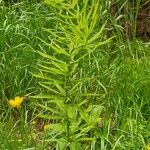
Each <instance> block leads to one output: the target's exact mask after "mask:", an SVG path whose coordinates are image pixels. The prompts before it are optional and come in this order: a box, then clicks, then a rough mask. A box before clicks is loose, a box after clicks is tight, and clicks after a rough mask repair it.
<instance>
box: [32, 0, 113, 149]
mask: <svg viewBox="0 0 150 150" xmlns="http://www.w3.org/2000/svg"><path fill="white" fill-rule="evenodd" d="M45 2H46V3H47V4H48V5H50V6H51V7H54V8H55V9H56V10H57V11H56V13H55V14H54V16H53V21H55V22H56V24H57V25H56V28H55V29H44V30H45V31H46V32H47V33H49V37H48V40H47V41H44V40H42V39H40V40H41V41H42V42H43V43H44V44H45V45H47V46H48V51H43V52H41V51H39V52H38V53H39V54H40V55H41V59H40V60H39V68H38V69H39V72H40V73H38V74H34V76H35V77H37V78H40V79H41V80H40V83H39V84H40V85H41V87H43V90H42V92H41V93H40V94H39V95H37V96H34V98H38V99H40V100H41V99H43V101H42V102H41V101H40V102H38V103H36V105H37V106H39V107H40V108H42V109H43V110H44V113H43V114H40V115H39V117H42V118H45V119H48V120H51V122H50V124H49V125H48V129H49V135H50V139H49V141H50V142H54V143H55V144H56V145H55V147H56V149H57V150H59V149H60V150H62V149H71V150H80V149H82V147H84V146H83V145H84V142H83V141H92V142H90V143H91V145H92V147H93V148H92V149H94V144H93V143H95V140H96V136H95V134H94V128H96V125H97V123H98V122H99V115H100V114H101V111H102V109H103V107H102V106H100V105H92V103H90V102H89V101H90V98H91V97H96V96H100V95H101V93H97V92H96V91H94V92H90V91H88V90H83V85H84V84H85V83H86V82H87V81H90V80H93V79H95V78H94V77H86V76H84V75H81V74H80V69H81V68H83V67H84V66H83V64H85V63H83V62H88V61H89V56H90V55H91V54H93V53H95V51H97V50H99V49H100V46H102V45H104V44H107V43H109V42H110V41H111V39H106V40H104V38H103V32H104V30H105V24H106V23H105V24H103V25H102V26H101V28H100V29H97V25H98V23H99V22H98V21H99V17H100V16H99V0H93V1H89V0H85V1H83V2H79V1H78V0H72V1H68V2H65V1H64V0H59V1H54V0H46V1H45ZM87 65H88V63H87ZM95 80H96V79H95ZM81 143H82V146H81ZM87 143H89V142H87ZM86 148H88V144H87V145H86V146H85V147H84V149H86Z"/></svg>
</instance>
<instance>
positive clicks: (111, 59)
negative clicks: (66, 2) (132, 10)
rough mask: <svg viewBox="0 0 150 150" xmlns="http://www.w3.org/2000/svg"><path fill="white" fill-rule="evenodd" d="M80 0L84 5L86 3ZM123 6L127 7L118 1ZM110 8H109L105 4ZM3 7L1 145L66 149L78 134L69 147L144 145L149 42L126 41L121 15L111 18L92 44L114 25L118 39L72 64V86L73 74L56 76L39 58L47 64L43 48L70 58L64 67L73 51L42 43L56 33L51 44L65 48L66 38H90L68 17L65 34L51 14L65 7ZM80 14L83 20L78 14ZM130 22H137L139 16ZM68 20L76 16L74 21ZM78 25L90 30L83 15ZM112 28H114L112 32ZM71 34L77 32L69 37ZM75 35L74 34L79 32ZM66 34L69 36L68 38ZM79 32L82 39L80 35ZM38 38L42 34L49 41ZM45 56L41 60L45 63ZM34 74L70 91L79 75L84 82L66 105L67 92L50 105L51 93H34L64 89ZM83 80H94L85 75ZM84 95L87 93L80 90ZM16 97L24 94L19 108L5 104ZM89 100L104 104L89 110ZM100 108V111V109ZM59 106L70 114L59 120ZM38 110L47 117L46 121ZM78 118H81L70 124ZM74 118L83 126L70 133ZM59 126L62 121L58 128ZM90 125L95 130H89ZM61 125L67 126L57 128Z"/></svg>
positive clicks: (117, 149) (137, 149)
mask: <svg viewBox="0 0 150 150" xmlns="http://www.w3.org/2000/svg"><path fill="white" fill-rule="evenodd" d="M95 2H96V1H95ZM81 5H83V6H84V3H83V4H81ZM91 5H92V4H91ZM106 5H107V4H106V3H103V5H102V10H101V11H100V14H101V15H103V17H101V18H100V19H99V22H98V24H96V28H95V29H94V30H93V32H92V33H91V34H92V36H90V37H89V38H92V37H93V36H94V35H95V33H97V32H98V31H99V30H100V29H101V27H102V25H103V24H104V22H105V20H106V19H107V18H108V16H109V15H110V14H109V12H108V11H107V12H106V13H103V12H105V10H103V9H104V8H105V7H104V6H106ZM120 5H122V4H121V2H120ZM56 6H57V4H56ZM58 7H61V6H58ZM107 7H109V6H108V5H107ZM137 7H138V4H137ZM0 11H1V13H0V39H1V40H0V58H1V60H0V100H1V105H0V114H1V122H0V135H1V137H0V149H1V150H6V149H8V150H17V149H18V150H20V149H23V150H29V149H37V150H48V149H54V147H56V148H57V149H60V150H62V149H63V148H61V147H63V146H64V145H63V144H64V143H65V142H66V138H68V139H67V140H70V139H71V138H73V137H74V136H75V137H76V138H75V142H74V143H75V144H74V143H73V142H72V141H71V142H72V143H73V144H72V145H71V144H70V149H71V150H74V149H78V150H79V149H87V150H89V149H92V150H98V149H101V150H109V149H112V150H126V149H129V150H144V149H145V147H146V145H149V144H150V123H149V115H150V111H149V99H150V90H149V86H150V80H149V76H150V69H149V68H150V60H149V59H150V58H149V43H144V42H143V41H140V40H138V39H132V40H131V39H127V40H126V41H124V40H123V37H122V31H121V30H120V27H119V26H118V22H117V19H116V18H117V17H118V16H116V18H110V20H111V23H110V22H108V23H107V25H108V26H106V29H104V30H103V32H102V34H101V36H100V37H99V38H98V39H97V40H96V42H95V43H94V45H95V44H97V42H99V41H104V40H107V39H108V33H109V32H110V31H111V34H112V36H113V35H115V36H116V37H115V38H114V39H112V41H111V42H109V43H107V44H105V45H102V46H100V47H99V48H98V49H96V51H94V52H91V53H90V52H89V53H88V55H87V57H85V58H83V59H81V61H80V62H79V63H78V67H75V66H74V68H75V72H74V70H72V68H73V67H72V66H70V70H71V71H70V72H73V76H72V75H70V74H69V75H70V76H69V75H68V76H67V77H68V80H69V84H68V82H66V81H68V80H66V79H65V78H64V77H62V76H60V75H55V74H57V72H55V74H53V73H52V71H51V72H48V73H45V72H43V70H42V69H41V68H40V67H39V64H40V65H46V63H48V62H49V61H48V59H46V58H43V57H42V56H43V54H41V55H42V56H40V55H39V54H38V52H42V53H44V54H48V56H53V57H55V58H56V59H59V60H61V61H64V62H65V63H66V64H67V63H68V64H67V65H68V66H69V65H70V62H71V61H70V59H69V57H70V56H69V57H68V56H64V55H61V56H60V55H59V54H57V53H56V52H53V51H52V49H51V48H49V47H47V46H46V44H45V43H50V42H51V38H53V42H58V43H57V44H60V45H61V46H62V47H65V48H66V49H67V50H70V49H71V48H70V47H69V46H68V43H69V42H70V41H73V40H74V39H75V40H76V41H75V44H76V45H77V46H79V45H80V44H83V43H84V40H83V39H82V38H85V34H84V35H82V34H81V35H80V33H76V32H75V31H74V30H73V28H72V29H70V28H68V27H66V26H63V25H64V24H65V23H63V22H62V24H61V27H64V28H63V30H64V31H65V32H64V34H62V33H63V30H60V26H59V25H60V24H59V23H60V22H59V20H57V21H56V20H54V16H55V15H56V16H57V18H59V13H62V15H63V13H64V14H65V11H64V10H62V12H60V11H57V9H56V8H53V7H51V6H49V5H46V4H43V3H36V2H35V3H34V2H33V3H30V4H29V3H28V2H21V3H16V4H15V5H12V6H11V7H5V6H4V5H3V4H1V6H0ZM71 11H72V9H71ZM83 12H84V10H83ZM72 13H75V11H72ZM83 14H84V13H83ZM84 15H86V14H84ZM84 15H83V17H84ZM118 15H119V14H118ZM104 18H106V19H104ZM67 19H68V20H69V19H70V18H69V17H68V18H66V20H67ZM78 19H80V16H79V18H78ZM69 21H70V20H69ZM79 21H81V20H79ZM133 22H134V23H135V21H134V20H133ZM70 23H76V22H75V20H73V21H72V22H71V21H70ZM80 23H81V24H80V25H81V26H79V28H80V27H81V28H82V29H83V31H82V30H81V31H82V32H83V33H86V32H85V31H86V30H84V29H86V24H83V23H84V22H82V21H81V22H80ZM71 25H72V24H70V26H71ZM73 25H74V24H73ZM134 25H135V24H134ZM114 27H115V30H113V29H114ZM43 28H46V29H52V31H54V32H47V31H45V30H43ZM66 29H68V31H67V30H66ZM60 31H61V32H60ZM73 31H74V32H73ZM51 33H53V34H51ZM72 33H73V34H74V36H72ZM76 34H77V36H75V35H76ZM87 34H88V33H87ZM57 35H58V36H59V37H57ZM61 37H62V41H61V40H60V41H59V40H58V39H59V38H61ZM64 37H65V40H64V39H63V38H64ZM68 37H69V38H68ZM78 37H81V39H80V40H78ZM67 38H68V39H67ZM40 39H42V40H44V41H45V43H43V42H42V41H41V40H40ZM82 40H83V41H82ZM81 41H82V42H81ZM73 42H74V41H73ZM89 46H90V45H89ZM68 47H69V48H68ZM74 47H75V46H74ZM83 47H84V46H83ZM75 48H76V47H75ZM84 49H85V50H86V49H88V46H87V47H84ZM50 50H51V51H50ZM88 50H89V49H88ZM45 52H46V53H45ZM83 54H86V53H82V51H81V53H78V55H77V56H72V57H73V58H74V59H76V57H77V58H78V57H80V56H82V55H83ZM43 62H44V64H42V63H43ZM45 62H46V63H45ZM57 65H60V64H57ZM47 66H48V65H47ZM47 66H46V67H47ZM52 67H53V66H52V65H51V68H52ZM61 67H62V66H61ZM61 69H62V68H61ZM45 70H46V69H45ZM57 71H58V70H57ZM67 73H68V72H67ZM32 74H36V75H35V76H37V74H38V75H41V76H44V77H45V76H46V77H49V78H50V77H51V78H50V79H55V81H61V82H63V83H61V84H60V85H61V87H63V89H65V90H66V91H67V92H68V91H69V90H70V88H71V86H72V84H74V80H75V78H76V79H78V80H79V83H78V85H79V86H78V85H77V86H75V87H74V89H73V90H75V93H77V94H76V95H71V100H70V103H69V104H68V99H66V98H64V100H65V103H61V106H60V105H59V102H58V103H56V104H54V103H53V104H52V103H51V102H50V100H49V99H48V98H47V99H46V100H45V99H44V98H43V97H41V98H40V99H35V98H33V96H35V95H36V97H37V96H38V94H41V93H44V94H46V95H45V96H47V95H48V94H49V95H48V96H51V95H52V94H53V92H54V93H58V94H57V95H56V96H57V99H59V96H58V95H59V94H60V93H61V94H62V93H63V89H61V87H59V88H58V89H57V88H56V87H54V86H51V85H48V88H49V90H50V91H48V90H47V89H45V88H43V87H41V86H40V85H39V83H40V84H41V83H42V84H44V82H43V81H45V80H43V79H42V80H40V79H39V78H35V77H34V76H33V75H32ZM86 78H87V79H88V78H91V79H90V80H89V79H88V80H85V79H86ZM70 82H72V84H70ZM45 83H46V81H45ZM64 83H65V84H64ZM51 84H52V83H51ZM66 84H67V85H68V86H69V88H68V87H67V86H66ZM50 87H52V88H53V90H51V89H50ZM57 87H58V86H57ZM83 93H84V95H82V96H81V94H83ZM28 94H29V96H28ZM90 94H91V95H92V96H90ZM96 94H98V96H96ZM18 95H20V96H25V95H27V96H26V98H25V101H24V103H23V105H22V106H21V108H20V109H12V108H11V107H10V106H9V105H8V100H10V99H12V98H14V97H15V96H18ZM42 96H43V95H42ZM85 100H86V101H85ZM79 103H83V105H82V106H83V107H81V108H80V107H77V106H78V104H79ZM91 105H94V106H97V105H98V106H100V107H98V109H99V110H97V107H96V108H95V107H94V108H93V110H94V111H95V112H93V110H89V109H90V108H89V107H88V106H91ZM60 108H64V109H65V110H66V111H67V112H68V113H69V114H68V113H67V114H66V113H64V114H63V111H62V110H61V109H60ZM101 108H102V111H100V109H101ZM57 110H59V111H60V112H61V117H62V116H63V117H64V118H65V117H66V118H67V119H64V118H62V119H61V120H63V121H60V120H56V119H55V118H54V117H56V115H54V113H55V112H56V114H57ZM49 111H50V112H49ZM51 111H53V113H51ZM71 112H73V113H74V114H76V112H77V116H75V115H74V114H73V113H71ZM97 112H98V113H99V114H98V116H96V115H93V114H96V113H97ZM92 113H93V114H92ZM39 114H40V115H39ZM44 115H45V116H44ZM88 115H89V116H90V117H91V118H92V117H95V118H96V119H97V117H98V118H99V119H100V121H99V120H98V122H96V123H95V124H94V125H93V124H92V125H91V122H90V120H89V121H87V120H88V119H86V117H87V118H88ZM39 116H40V117H41V116H42V117H44V118H45V119H41V118H39ZM57 117H58V116H57ZM59 117H60V116H59ZM52 118H53V119H52ZM70 118H73V119H70ZM78 118H79V119H78ZM96 119H95V120H96ZM75 120H77V122H73V121H75ZM92 121H93V120H92ZM79 122H81V123H79ZM89 122H90V123H89ZM93 122H94V121H93ZM75 123H77V124H78V128H77V129H76V132H74V133H73V135H69V134H70V133H69V132H72V128H73V125H74V126H75ZM88 123H89V124H90V125H91V126H92V128H91V126H89V124H88ZM47 124H50V126H49V130H47V131H44V125H47ZM55 124H56V125H57V126H54V125H55ZM72 124H73V125H72ZM85 127H89V128H90V129H88V130H87V128H85ZM61 128H62V131H60V129H61ZM51 129H53V130H51ZM83 130H84V131H85V132H83V133H84V135H82V138H81V139H80V138H77V137H78V136H81V135H80V133H81V131H83ZM59 131H60V132H59ZM69 136H70V137H69ZM90 138H91V139H92V140H91V139H90ZM64 139H65V140H64ZM76 139H78V141H76ZM71 142H70V143H71ZM78 142H79V143H78ZM68 143H69V142H68ZM80 144H81V145H80ZM68 145H69V144H68ZM75 147H76V148H75ZM65 149H69V147H67V146H66V148H65Z"/></svg>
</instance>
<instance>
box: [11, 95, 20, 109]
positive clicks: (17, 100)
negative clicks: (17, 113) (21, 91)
mask: <svg viewBox="0 0 150 150" xmlns="http://www.w3.org/2000/svg"><path fill="white" fill-rule="evenodd" d="M22 102H23V97H20V96H16V97H15V99H10V100H9V101H8V103H9V104H10V106H11V107H13V108H20V107H21V103H22Z"/></svg>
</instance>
